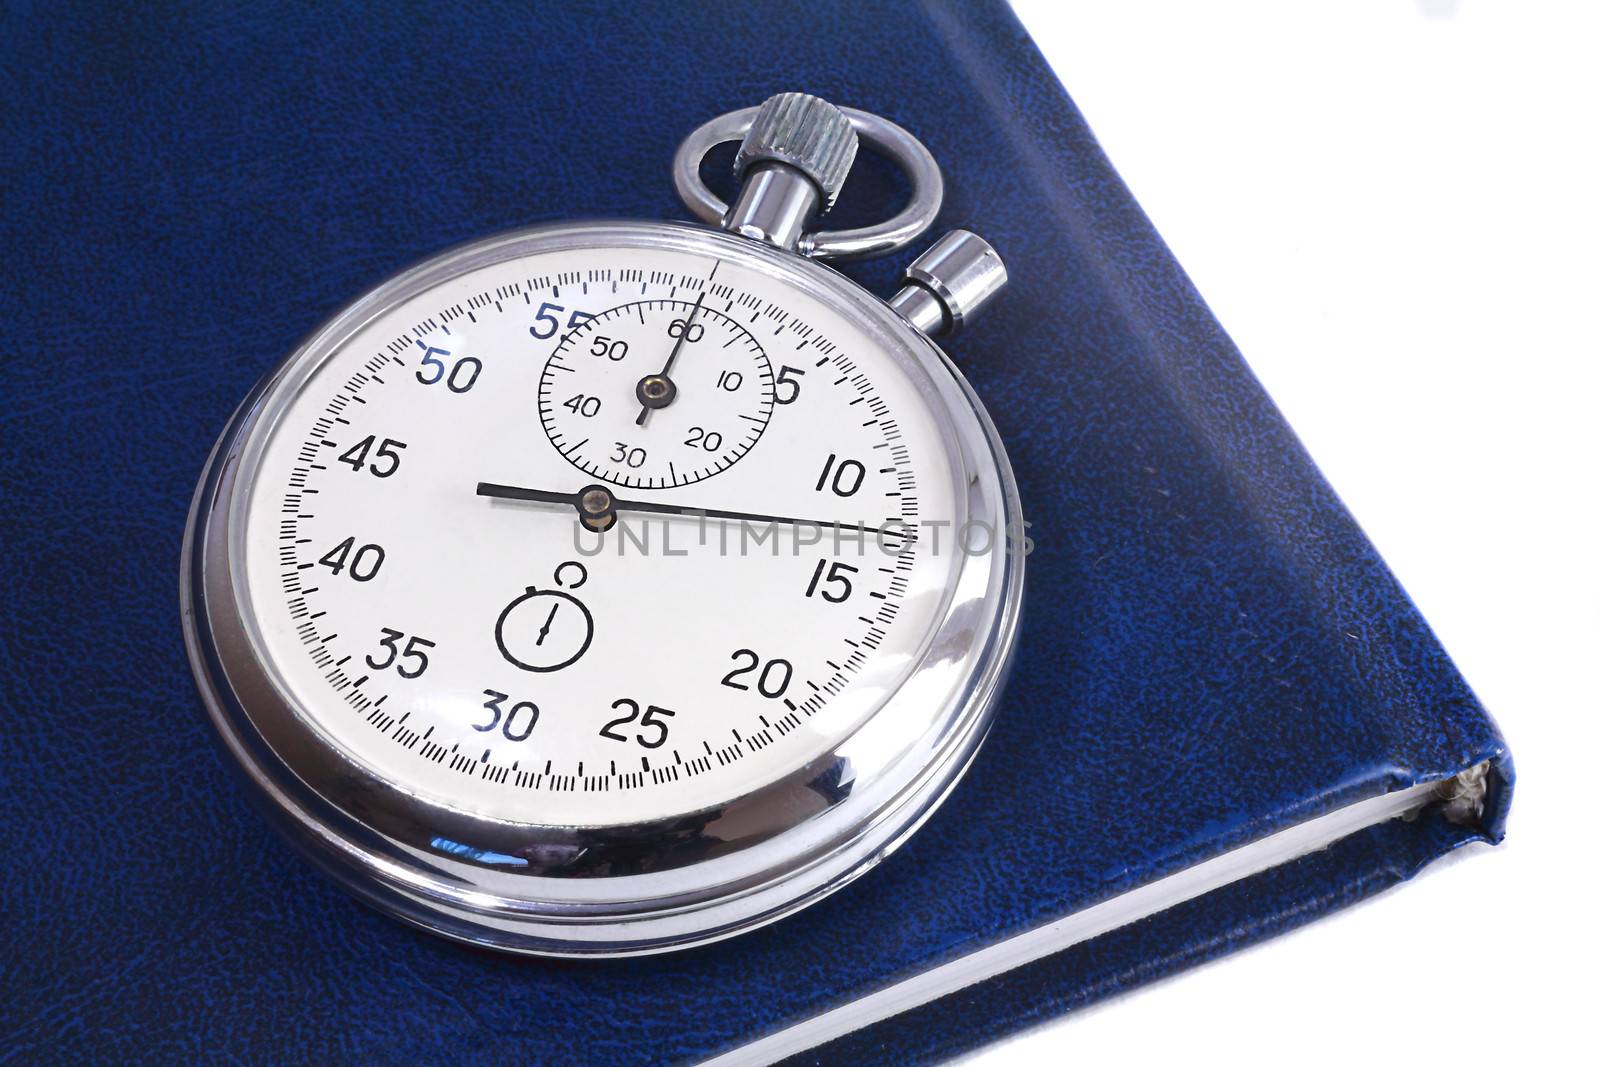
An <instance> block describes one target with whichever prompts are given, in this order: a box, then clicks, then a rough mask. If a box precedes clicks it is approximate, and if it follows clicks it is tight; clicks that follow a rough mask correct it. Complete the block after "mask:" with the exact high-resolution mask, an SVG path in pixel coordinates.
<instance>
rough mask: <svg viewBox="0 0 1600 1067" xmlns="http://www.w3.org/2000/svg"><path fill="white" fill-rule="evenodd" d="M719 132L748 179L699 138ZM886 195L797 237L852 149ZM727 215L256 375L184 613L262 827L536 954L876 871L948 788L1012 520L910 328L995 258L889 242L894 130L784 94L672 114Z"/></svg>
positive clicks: (432, 272)
mask: <svg viewBox="0 0 1600 1067" xmlns="http://www.w3.org/2000/svg"><path fill="white" fill-rule="evenodd" d="M741 137H742V138H743V143H742V146H741V149H740V152H739V156H738V160H737V163H736V170H737V172H738V174H739V176H740V178H741V180H742V184H741V190H740V194H739V197H738V199H737V202H736V203H735V204H733V205H732V206H731V207H728V206H727V205H724V204H722V203H721V202H719V201H717V200H716V199H715V197H713V196H712V195H711V194H710V193H709V192H708V191H707V190H706V189H705V187H704V186H703V185H702V184H701V182H700V178H699V163H700V160H701V158H702V156H703V155H704V153H705V151H706V150H707V149H708V148H709V147H710V146H711V145H713V144H715V143H718V142H721V141H726V140H733V139H738V138H741ZM858 137H859V138H860V139H863V140H865V141H866V142H867V143H868V144H870V145H872V146H873V147H875V148H877V149H878V150H879V151H881V152H883V153H885V154H887V155H889V156H890V157H892V158H894V159H895V160H897V161H898V162H899V163H901V164H902V165H903V166H904V167H906V169H907V170H908V171H909V172H910V174H911V176H912V179H913V186H914V194H913V197H912V200H911V203H910V204H909V205H908V207H907V208H906V210H905V211H904V212H902V214H901V215H899V216H897V217H896V218H894V219H891V220H889V221H888V222H886V223H883V224H881V225H878V226H873V227H868V228H866V229H864V230H857V231H843V232H834V233H825V232H812V231H811V230H810V228H809V227H810V224H811V222H812V221H813V219H814V218H815V217H816V216H817V215H819V214H820V213H821V212H823V211H825V210H826V209H827V208H828V207H829V206H831V204H832V201H833V198H834V196H835V195H836V194H837V192H838V190H839V186H840V184H841V183H842V182H843V180H844V178H845V175H846V173H847V172H848V170H849V167H850V164H851V161H852V159H853V157H854V154H855V151H856V145H857V139H858ZM675 170H676V177H677V182H678V186H679V189H680V191H681V192H682V193H683V195H684V198H685V200H686V201H687V202H688V203H689V205H690V207H691V208H692V209H693V210H694V211H695V212H696V213H697V214H698V215H699V216H701V217H702V218H703V219H705V220H706V221H707V222H709V223H712V224H713V225H712V226H709V227H708V226H700V225H689V224H674V223H657V222H620V221H606V222H598V221H587V222H573V223H567V224H560V225H552V226H541V227H537V228H534V229H528V230H522V231H518V232H514V233H509V234H504V235H502V236H498V237H493V238H490V239H488V240H484V241H479V242H477V243H474V244H470V245H467V246H465V247H462V248H457V249H455V250H453V251H450V252H447V253H445V254H443V255H440V256H437V257H435V258H433V259H430V260H427V261H426V262H424V263H421V264H420V265H418V266H416V267H414V268H412V269H411V270H408V271H406V272H405V273H403V274H401V275H399V276H398V277H395V278H393V279H391V280H389V281H387V282H385V283H384V284H382V285H380V286H378V287H377V288H376V289H374V290H372V291H371V292H369V293H367V294H366V295H364V296H362V297H361V298H360V299H358V300H356V301H355V302H354V303H352V304H351V305H349V306H348V307H347V308H346V309H345V310H344V311H342V312H340V313H339V314H338V315H337V316H336V317H335V318H334V319H333V320H332V321H330V322H329V323H327V324H326V325H324V326H323V327H322V328H321V329H319V330H318V331H316V332H315V333H314V334H313V335H312V336H311V337H310V339H309V340H307V341H306V342H305V344H304V345H303V346H302V347H301V348H300V349H299V350H298V351H296V352H295V353H293V354H292V355H291V356H289V358H288V359H286V360H285V361H284V362H283V363H282V364H281V365H280V366H279V367H278V368H277V369H276V370H275V371H273V372H272V373H271V374H270V375H269V376H268V377H267V378H266V379H265V380H263V381H262V382H261V383H260V384H259V385H258V386H257V387H256V388H255V390H254V391H253V392H252V393H251V394H250V396H249V397H247V398H246V399H245V401H244V403H243V405H242V406H241V407H240V408H239V410H238V412H237V413H236V414H235V415H234V417H233V419H232V421H231V423H230V424H229V425H228V427H227V429H226V430H225V432H224V433H223V435H222V437H221V440H220V441H219V442H218V444H217V446H216V449H215V451H214V452H213V454H212V456H211V459H210V461H209V464H208V466H207V468H206V470H205V473H204V475H203V477H202V480H201V482H200V486H199V489H198V491H197V493H196V496H195V501H194V507H193V511H192V514H191V518H190V525H189V531H188V537H187V540H186V543H185V549H184V560H183V583H182V586H183V593H182V597H183V603H182V611H183V624H184V628H185V634H186V638H187V641H188V648H189V654H190V658H191V661H192V665H193V668H194V671H195V675H196V678H197V679H198V682H199V687H200V691H201V693H202V695H203V697H204V700H205V703H206V706H207V708H208V709H209V712H210V715H211V719H212V721H213V723H214V724H215V726H216V728H217V731H218V733H219V734H220V735H221V738H222V740H223V742H224V743H225V746H226V748H227V751H228V752H229V753H230V754H231V756H232V758H233V759H234V760H235V761H237V763H238V765H239V766H240V768H241V769H242V770H243V772H244V776H245V779H246V781H247V782H248V783H249V786H250V787H251V789H252V791H253V792H254V793H255V794H256V795H257V797H258V799H260V800H261V801H262V802H263V804H264V806H265V807H266V809H267V810H268V811H269V812H270V813H271V814H272V815H273V816H274V817H275V821H276V822H277V823H278V825H279V826H280V827H281V828H282V829H284V830H285V831H286V833H287V834H288V835H289V836H290V837H291V838H292V839H293V840H294V841H295V842H297V843H298V844H299V845H301V846H302V847H303V848H304V849H305V850H306V851H307V852H308V853H309V854H310V855H311V856H312V857H313V858H314V859H315V860H316V861H318V862H319V863H320V864H321V865H322V866H323V867H324V868H325V869H326V870H327V871H329V872H330V873H332V874H333V875H334V876H335V877H336V878H338V879H339V880H340V881H341V882H342V883H343V884H344V885H345V886H347V887H348V888H349V889H351V890H352V891H353V892H355V893H356V894H357V895H358V896H360V897H362V898H363V899H365V900H367V901H368V902H370V903H372V904H374V905H376V906H377V907H379V908H381V909H383V910H385V911H387V912H390V913H392V914H394V915H396V916H399V917H401V918H403V919H406V920H409V921H411V922H413V923H416V924H418V925H420V926H423V927H426V928H428V929H430V930H434V931H437V932H439V933H442V934H445V935H448V936H450V937H454V938H458V939H461V940H463V941H469V942H473V943H477V944H481V945H488V946H493V947H496V948H501V949H507V950H513V951H521V952H534V953H548V954H566V955H580V954H591V955H621V954H627V953H638V952H649V951H660V950H665V949H670V948H676V947H682V946H687V945H692V944H696V943H700V942H704V941H709V940H713V939H716V938H721V937H726V936H729V935H732V934H735V933H738V932H740V931H742V930H746V929H749V928H751V927H753V926H756V925H759V924H761V923H765V922H769V921H771V920H773V919H776V918H778V917H780V916H783V915H785V914H787V913H789V912H792V911H795V910H796V909H798V908H801V907H804V906H805V905H807V904H809V903H811V902H813V901H815V900H817V899H818V898H820V897H821V896H823V895H825V894H827V893H829V892H831V891H832V890H834V889H837V888H839V887H840V886H841V885H843V884H845V883H846V882H848V881H849V880H850V879H852V878H854V877H856V876H857V875H860V874H861V873H862V872H864V871H866V870H867V869H868V868H870V867H871V866H872V865H873V864H875V863H876V862H878V861H879V860H880V859H882V858H883V857H884V856H885V855H887V854H888V853H889V852H890V851H891V850H893V849H894V847H895V846H896V845H897V844H899V843H900V842H901V841H902V840H904V839H905V837H906V836H907V835H908V834H910V833H911V832H912V831H913V830H914V829H915V828H916V827H917V826H919V825H920V824H921V823H922V822H923V820H924V819H926V818H927V817H928V815H929V814H930V813H931V812H932V811H933V809H934V808H935V807H936V806H937V805H938V804H939V803H940V801H941V800H942V799H943V798H944V797H945V796H946V794H947V793H948V792H949V790H950V789H951V788H952V787H953V786H954V785H955V783H956V781H957V779H958V778H959V777H960V775H961V773H962V771H963V770H964V769H965V768H966V766H967V765H968V763H969V761H970V760H971V759H972V757H973V755H974V753H975V752H976V750H977V748H978V745H979V743H980V742H981V740H982V738H983V736H984V733H985V731H986V729H987V727H988V725H989V721H990V718H991V714H992V712H993V710H994V706H995V702H996V698H997V694H998V691H999V687H1000V685H1001V681H1002V678H1003V676H1004V673H1005V667H1006V664H1007V660H1008V657H1009V655H1010V652H1011V648H1012V644H1013V639H1014V636H1015V629H1016V622H1017V612H1018V605H1019V599H1020V596H1021V591H1022V571H1023V558H1022V552H1021V545H1022V537H1021V530H1022V521H1021V515H1020V513H1019V508H1018V503H1017V496H1016V491H1015V487H1014V485H1013V482H1012V478H1011V472H1010V468H1009V466H1008V463H1007V461H1006V457H1005V453H1004V451H1003V449H1002V447H1001V444H1000V442H999V440H998V439H997V437H996V435H995V432H994V429H993V427H992V426H991V424H990V422H989V420H988V418H987V416H986V415H985V413H984V411H983V408H982V407H981V405H980V404H979V402H978V400H977V399H976V397H975V396H974V395H973V393H972V391H971V389H970V388H969V387H968V386H967V384H966V383H965V382H964V381H963V379H962V378H961V376H960V374H959V373H958V372H957V371H956V370H955V369H954V368H953V366H952V365H951V364H950V362H949V361H948V360H947V359H946V358H945V357H944V355H943V354H942V353H941V352H940V351H939V349H938V348H936V347H935V346H934V344H933V343H932V342H931V341H930V340H929V339H928V338H929V335H932V334H938V333H941V332H949V331H951V330H953V329H955V328H956V327H958V326H960V325H961V324H962V322H963V321H964V320H965V319H966V318H967V317H969V316H970V315H971V313H972V312H973V311H974V310H975V309H976V308H977V307H978V306H979V305H980V304H982V303H983V302H984V301H985V300H986V299H987V298H988V297H989V296H991V295H992V294H993V293H994V292H995V291H996V290H997V289H999V287H1000V286H1001V284H1003V282H1004V279H1005V272H1004V268H1003V267H1002V266H1001V264H1000V260H999V258H998V257H997V256H996V255H995V253H994V251H993V250H992V249H991V248H989V246H988V245H986V244H985V243H984V242H982V241H981V240H979V239H978V238H977V237H975V236H973V235H972V234H969V233H965V232H963V231H956V232H954V233H952V234H950V235H947V236H946V237H945V238H944V239H942V240H940V241H939V242H937V243H936V244H935V245H934V246H933V248H932V249H931V250H930V251H929V252H928V253H925V254H924V255H923V256H922V257H921V258H919V259H918V260H917V261H916V262H915V263H914V264H913V265H912V267H911V268H910V269H909V270H908V282H907V284H906V286H905V287H904V288H903V289H902V290H901V291H900V292H899V293H897V294H896V295H895V296H894V297H893V299H892V300H890V301H888V302H885V301H882V300H880V299H878V298H877V297H875V296H873V295H872V294H870V293H868V292H867V291H865V290H863V289H862V288H860V287H859V286H857V285H855V284H854V283H852V282H850V281H848V280H847V279H845V278H844V277H842V276H841V275H839V274H837V273H835V272H834V271H832V270H830V269H828V268H827V267H825V266H823V265H821V263H820V262H819V260H823V259H827V258H830V257H841V256H860V255H872V254H879V253H883V252H886V251H890V250H893V249H895V248H898V247H900V246H902V245H904V244H905V243H907V242H908V241H910V240H912V239H914V238H915V237H916V236H917V235H918V234H919V233H921V232H922V231H923V230H924V229H925V228H926V227H927V226H928V224H929V223H930V222H931V220H932V218H933V215H934V213H935V212H936V211H937V209H938V205H939V201H940V198H941V185H940V178H939V174H938V169H937V167H936V166H935V165H934V163H933V161H932V159H931V158H930V157H929V156H928V153H927V151H926V149H924V148H923V147H922V146H921V145H920V144H919V143H918V142H917V141H916V140H915V139H914V138H912V137H911V136H910V135H909V134H907V133H906V132H905V131H904V130H901V129H900V128H899V127H897V126H894V125H893V124H892V123H889V122H887V121H885V120H884V119H881V118H878V117H876V116H873V115H869V114H866V113H863V112H857V111H848V110H840V109H836V108H834V107H832V106H831V105H829V104H827V103H825V102H823V101H821V100H818V99H817V98H815V97H810V96H804V95H801V94H785V95H782V96H779V97H774V98H773V99H772V100H769V101H768V102H767V103H766V104H765V105H763V106H762V107H761V108H759V109H757V108H751V109H748V110H746V111H741V112H735V113H732V114H729V115H726V116H723V117H722V118H720V119H717V120H715V121H713V122H712V123H709V124H708V125H707V126H705V127H702V128H701V129H700V130H699V131H696V133H695V134H693V135H692V136H691V137H690V138H689V139H688V140H687V141H686V142H685V143H684V146H683V148H682V149H681V150H680V152H679V155H678V159H677V161H676V164H675Z"/></svg>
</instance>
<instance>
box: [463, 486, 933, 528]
mask: <svg viewBox="0 0 1600 1067" xmlns="http://www.w3.org/2000/svg"><path fill="white" fill-rule="evenodd" d="M592 493H604V494H605V495H606V498H607V499H606V501H605V503H606V504H608V505H609V508H595V507H593V506H592V503H593V502H592V501H587V500H585V498H586V497H589V496H590V494H592ZM478 495H479V496H490V497H498V498H499V499H501V500H534V501H538V502H540V503H546V504H566V505H567V506H568V507H573V508H577V509H578V513H579V515H583V514H584V513H585V508H586V507H587V508H590V509H591V510H590V513H591V514H593V513H595V512H596V511H602V510H610V511H642V512H648V513H651V514H657V515H685V516H688V517H689V518H692V519H694V518H707V519H728V520H730V521H734V522H760V523H784V524H786V525H789V526H819V527H823V528H831V529H838V530H859V531H860V532H861V533H869V534H880V533H881V534H889V535H896V534H899V535H901V536H903V531H899V530H895V529H892V528H891V529H884V528H882V527H878V526H866V525H864V524H862V523H859V522H830V521H825V520H818V519H796V518H790V517H789V516H786V515H763V514H760V513H759V512H754V511H729V510H727V509H724V508H695V507H688V506H685V505H683V504H664V503H662V502H660V501H658V500H619V499H617V498H616V497H614V496H611V495H610V491H609V490H607V489H604V488H602V487H600V486H592V487H590V488H588V489H580V490H578V491H577V492H576V493H557V492H552V491H551V490H548V489H525V488H523V487H522V486H519V485H498V484H496V483H494V482H479V483H478Z"/></svg>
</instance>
